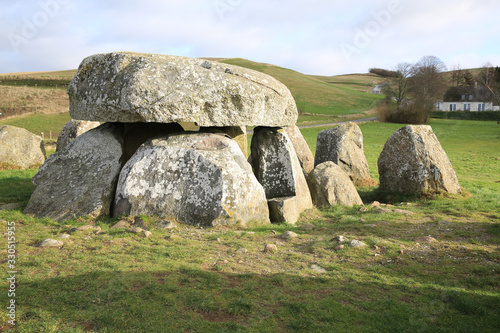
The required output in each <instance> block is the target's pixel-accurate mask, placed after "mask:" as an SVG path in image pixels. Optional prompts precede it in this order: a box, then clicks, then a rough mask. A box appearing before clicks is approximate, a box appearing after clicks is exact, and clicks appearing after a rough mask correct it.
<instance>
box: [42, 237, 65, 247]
mask: <svg viewBox="0 0 500 333" xmlns="http://www.w3.org/2000/svg"><path fill="white" fill-rule="evenodd" d="M63 245H64V243H63V242H62V241H60V240H55V239H50V238H48V239H45V240H43V241H42V242H41V243H40V244H38V247H61V246H63Z"/></svg>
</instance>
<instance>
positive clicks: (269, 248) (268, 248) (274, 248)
mask: <svg viewBox="0 0 500 333" xmlns="http://www.w3.org/2000/svg"><path fill="white" fill-rule="evenodd" d="M276 251H278V247H277V246H276V245H274V244H266V246H265V247H264V252H271V253H272V252H276Z"/></svg>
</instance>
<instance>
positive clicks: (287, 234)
mask: <svg viewBox="0 0 500 333" xmlns="http://www.w3.org/2000/svg"><path fill="white" fill-rule="evenodd" d="M281 237H282V238H284V239H292V238H296V237H297V234H296V233H295V232H293V231H285V232H284V233H283V234H282V235H281Z"/></svg>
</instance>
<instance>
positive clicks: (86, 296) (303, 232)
mask: <svg viewBox="0 0 500 333" xmlns="http://www.w3.org/2000/svg"><path fill="white" fill-rule="evenodd" d="M228 62H230V63H234V64H238V65H243V66H244V67H250V68H254V69H256V70H260V71H263V72H265V73H268V74H271V75H273V76H275V77H276V78H277V79H278V80H280V81H282V82H283V83H285V84H287V85H289V87H290V89H291V90H292V93H293V94H294V97H295V98H296V100H297V101H298V104H299V108H301V110H302V111H303V112H305V113H307V112H310V113H311V114H302V115H301V118H300V120H301V122H303V123H317V122H330V121H337V120H340V119H341V117H340V116H343V115H345V114H350V113H354V114H356V113H358V115H357V116H361V117H362V116H363V112H364V111H366V110H368V109H370V108H371V107H372V104H373V103H376V98H377V97H376V96H375V97H374V96H373V95H369V94H366V93H365V92H364V91H367V90H368V89H370V87H371V85H372V84H375V83H377V82H376V80H377V78H376V77H373V76H369V75H350V76H342V77H311V76H307V75H303V74H300V73H297V72H294V71H291V70H287V69H284V68H279V67H276V66H271V65H266V64H259V63H254V62H250V61H247V60H243V59H231V60H228ZM72 73H73V74H74V72H70V71H68V72H66V73H63V72H56V73H43V74H42V73H40V74H37V75H47V77H52V76H54V75H55V76H57V75H59V76H61V77H62V78H64V77H71V76H72ZM0 80H1V77H0ZM373 98H375V99H373ZM304 110H305V111H304ZM318 114H321V115H318ZM68 120H69V115H68V114H62V115H31V116H27V117H20V118H12V119H9V120H4V121H1V122H0V125H3V124H9V125H14V126H18V127H24V128H27V129H29V130H30V131H32V132H33V133H36V134H40V132H44V133H45V134H46V135H45V137H46V138H47V133H49V132H50V131H52V133H53V136H54V138H55V136H56V135H57V133H59V131H60V130H61V128H62V126H63V125H64V124H65V123H66V122H67V121H68ZM430 125H431V126H432V127H433V130H434V132H435V133H436V135H437V137H438V139H439V140H440V142H441V144H442V146H443V148H444V149H445V151H446V152H447V154H448V156H449V157H450V159H451V161H452V164H453V166H454V169H455V171H456V173H457V176H458V179H459V182H460V184H461V186H462V187H463V188H464V189H465V190H466V191H468V192H470V193H471V194H472V196H462V197H435V198H412V197H409V196H395V195H388V194H384V193H379V192H378V191H377V190H376V188H367V189H363V190H360V194H361V196H362V198H363V200H364V202H365V203H366V204H369V203H370V202H371V201H373V200H379V201H384V202H390V203H392V204H393V205H395V207H393V208H400V209H404V210H409V211H411V212H412V213H413V215H403V214H399V213H379V212H377V210H376V209H373V208H370V207H369V206H365V207H364V209H360V208H361V207H339V206H334V207H330V208H328V209H323V210H311V211H308V212H306V213H304V214H303V216H302V218H301V220H300V221H299V223H298V224H297V225H294V226H292V225H288V224H279V225H268V226H260V227H252V228H249V229H238V228H236V229H232V230H231V229H229V228H224V227H219V228H211V229H200V228H194V227H190V226H179V227H177V228H176V229H173V230H168V231H167V230H157V229H155V228H154V225H155V222H156V220H157V219H156V218H154V217H143V218H144V220H145V221H146V223H147V224H148V225H149V227H150V229H151V230H152V232H153V236H152V237H151V238H149V239H145V238H141V237H139V236H137V235H135V234H132V233H128V232H126V231H124V230H117V229H111V228H110V227H111V226H112V225H113V224H114V223H115V222H117V219H111V218H99V219H90V218H79V219H75V220H71V221H67V222H65V224H60V223H56V222H54V221H52V220H49V219H37V218H34V217H29V216H25V215H24V214H23V213H22V210H23V207H24V206H25V205H26V204H27V202H28V200H29V197H30V195H31V193H32V191H33V189H34V186H33V185H32V183H31V177H32V176H33V175H34V174H35V173H36V172H37V170H36V169H30V170H0V207H1V206H2V205H4V204H12V203H19V204H20V205H21V207H20V208H18V209H14V210H0V234H2V237H0V252H1V253H2V254H4V257H5V256H6V253H7V251H6V250H7V235H6V234H4V233H5V232H6V231H7V221H9V222H15V227H16V230H15V232H16V250H17V262H16V270H17V271H18V273H17V275H16V278H17V287H16V304H17V313H16V315H17V323H18V326H17V331H18V332H346V331H354V332H495V331H498V322H500V312H499V311H498V309H499V308H500V292H499V290H500V283H499V281H500V279H499V278H500V273H499V266H498V264H499V261H500V255H499V251H498V248H499V246H500V176H499V175H500V163H499V159H500V127H499V126H498V125H497V124H496V122H492V121H490V122H486V121H462V120H440V119H433V120H431V122H430ZM402 126H403V125H399V124H383V123H378V122H371V123H364V124H360V127H361V129H362V131H363V135H364V146H365V155H366V157H367V160H368V164H369V167H370V173H371V176H372V177H373V178H375V179H378V172H377V158H378V156H379V154H380V152H381V151H382V148H383V145H384V143H385V141H386V140H387V138H388V137H389V136H390V135H391V134H392V133H393V132H394V131H395V130H397V129H398V128H400V127H402ZM322 129H324V128H307V129H302V133H303V135H304V137H305V138H306V141H307V142H308V144H309V145H310V147H311V149H312V150H313V151H315V146H316V137H317V134H318V133H319V131H320V130H322ZM85 224H93V225H96V226H99V227H101V229H102V232H101V233H97V232H95V231H77V232H75V233H73V234H71V236H70V238H69V239H65V240H63V241H64V246H63V247H62V248H60V249H42V248H39V247H36V246H35V245H36V244H38V243H39V242H41V241H42V240H43V239H46V238H57V236H58V235H60V234H62V233H65V232H67V231H68V229H70V228H71V227H73V226H81V225H85ZM308 224H309V225H312V228H311V227H310V226H308V227H307V228H305V227H304V226H305V225H308ZM287 230H291V231H294V232H296V233H297V234H298V237H297V238H295V239H293V240H289V241H285V240H284V239H282V238H281V237H280V235H281V234H282V233H283V232H285V231H287ZM337 235H343V236H345V237H346V238H347V239H349V240H351V239H359V240H362V241H363V242H365V243H366V244H367V245H368V246H367V247H365V248H361V249H353V248H350V247H348V246H346V247H345V248H343V249H340V248H338V247H337V246H338V245H339V244H338V243H337V242H336V241H335V240H334V237H335V236H337ZM427 235H431V236H432V237H434V238H436V239H437V242H435V243H429V244H426V243H418V242H416V241H415V239H416V238H417V237H421V236H427ZM269 243H272V244H276V245H277V247H278V251H277V252H276V253H266V252H263V249H264V246H265V245H266V244H269ZM241 248H245V249H247V253H241V252H239V251H238V250H239V249H241ZM313 264H314V265H318V266H321V267H323V268H324V269H326V273H323V274H319V273H316V272H314V271H313V270H312V268H311V265H313ZM2 265H4V266H3V267H6V268H7V262H6V261H5V260H3V261H2ZM6 270H7V269H6ZM4 274H5V273H4ZM6 277H7V276H6V275H4V278H3V279H2V281H1V282H0V288H1V289H2V290H4V291H5V290H7V289H8V287H7V280H6ZM8 301H9V299H8V296H7V293H6V292H3V293H0V304H2V307H3V308H4V309H5V307H6V304H7V302H8ZM0 318H1V319H2V321H1V322H0V331H4V330H7V329H9V325H8V324H6V322H7V320H8V318H7V317H6V312H5V310H3V311H1V312H0Z"/></svg>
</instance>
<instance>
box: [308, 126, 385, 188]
mask: <svg viewBox="0 0 500 333" xmlns="http://www.w3.org/2000/svg"><path fill="white" fill-rule="evenodd" d="M326 161H332V162H334V163H335V164H337V165H338V166H340V167H341V168H342V170H344V172H345V173H346V174H347V175H348V176H349V178H351V180H352V181H353V183H354V185H356V186H359V187H364V186H373V185H375V184H376V182H375V181H374V180H373V179H372V178H371V177H370V172H369V170H368V162H367V161H366V157H365V152H364V150H363V133H362V132H361V129H360V128H359V126H358V125H356V124H355V123H352V122H349V123H345V124H342V125H340V126H337V127H335V128H330V129H327V130H323V131H321V132H319V134H318V137H317V140H316V156H315V160H314V165H315V166H318V165H319V164H321V163H323V162H326Z"/></svg>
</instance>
